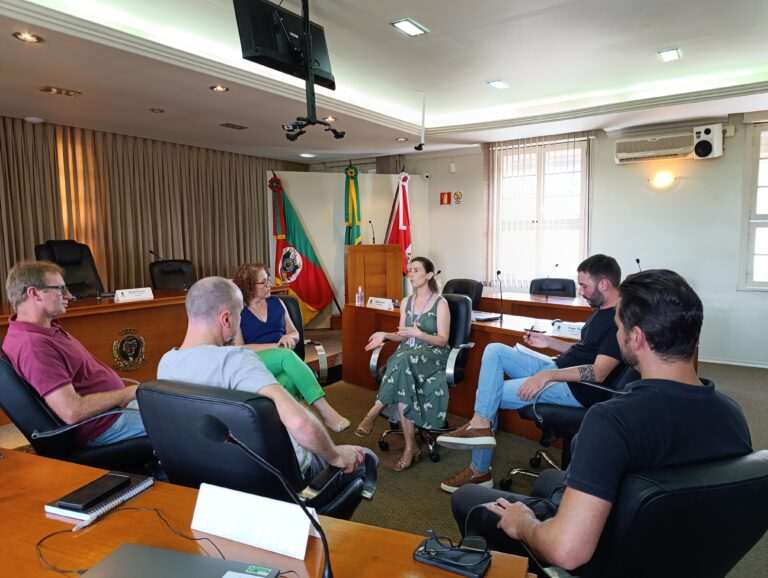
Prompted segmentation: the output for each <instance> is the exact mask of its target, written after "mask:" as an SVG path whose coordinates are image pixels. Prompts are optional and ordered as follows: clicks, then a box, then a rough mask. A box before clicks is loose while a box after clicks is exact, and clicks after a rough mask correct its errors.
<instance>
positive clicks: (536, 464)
mask: <svg viewBox="0 0 768 578" xmlns="http://www.w3.org/2000/svg"><path fill="white" fill-rule="evenodd" d="M528 463H529V464H531V467H532V468H540V467H541V457H540V456H533V457H532V458H531V459H530V460H528Z"/></svg>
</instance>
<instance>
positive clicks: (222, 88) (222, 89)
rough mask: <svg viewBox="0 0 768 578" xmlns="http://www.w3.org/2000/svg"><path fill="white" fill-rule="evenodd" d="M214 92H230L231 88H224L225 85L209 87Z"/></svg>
mask: <svg viewBox="0 0 768 578" xmlns="http://www.w3.org/2000/svg"><path fill="white" fill-rule="evenodd" d="M208 88H210V89H211V90H212V91H213V92H229V88H227V87H226V86H224V85H223V84H214V85H213V86H209V87H208Z"/></svg>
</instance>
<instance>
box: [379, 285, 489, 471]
mask: <svg viewBox="0 0 768 578" xmlns="http://www.w3.org/2000/svg"><path fill="white" fill-rule="evenodd" d="M443 297H444V298H445V300H446V301H447V302H448V308H449V309H450V311H451V332H450V336H449V338H448V344H449V345H450V346H451V352H450V354H449V355H448V361H447V362H446V367H445V373H446V377H447V381H448V386H449V387H453V386H454V385H455V384H457V383H459V382H460V381H461V380H462V379H464V368H465V367H466V365H467V359H468V358H469V350H470V349H472V348H473V347H474V346H475V344H474V343H472V342H471V341H469V333H470V331H471V330H472V301H471V300H470V298H469V297H467V296H466V295H454V294H450V293H443ZM383 348H384V345H380V346H379V347H377V348H376V349H374V350H373V351H372V352H371V358H370V360H369V362H368V369H369V370H370V372H371V375H372V376H373V378H374V379H375V380H376V383H381V379H382V378H383V377H384V370H385V369H386V366H384V365H382V366H381V367H379V356H380V355H381V351H382V349H383ZM389 409H390V411H389V415H388V418H389V425H390V427H389V429H387V430H385V431H384V432H383V433H382V434H381V436H380V437H379V448H380V449H381V450H382V451H385V452H386V451H389V442H387V438H388V437H389V436H391V435H403V432H402V430H401V429H400V424H399V423H398V419H399V418H398V416H397V412H396V411H391V409H392V408H389ZM450 430H451V428H445V427H443V428H438V429H424V428H417V438H418V439H419V440H420V441H421V443H423V444H424V445H426V446H427V448H428V449H429V458H430V459H431V460H432V461H433V462H439V461H440V454H439V452H438V449H437V442H436V439H437V436H438V435H440V434H441V433H445V432H447V431H450Z"/></svg>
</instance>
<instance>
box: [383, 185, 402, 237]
mask: <svg viewBox="0 0 768 578" xmlns="http://www.w3.org/2000/svg"><path fill="white" fill-rule="evenodd" d="M401 174H402V173H401ZM399 192H400V175H398V176H397V184H396V185H395V197H394V198H393V199H392V208H391V209H390V210H389V221H387V234H386V235H385V236H384V244H385V245H386V244H387V239H389V233H390V232H391V231H392V216H393V215H394V214H395V207H396V206H397V195H398V193H399Z"/></svg>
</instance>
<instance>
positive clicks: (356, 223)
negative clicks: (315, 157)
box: [344, 165, 363, 245]
mask: <svg viewBox="0 0 768 578" xmlns="http://www.w3.org/2000/svg"><path fill="white" fill-rule="evenodd" d="M345 173H346V175H347V180H346V183H345V185H344V192H345V197H344V215H345V219H344V222H345V228H344V244H345V245H360V244H362V242H363V238H362V236H361V235H360V221H361V219H360V187H359V185H358V184H357V173H358V171H357V167H353V166H352V165H349V166H348V167H347V169H346V171H345Z"/></svg>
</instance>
